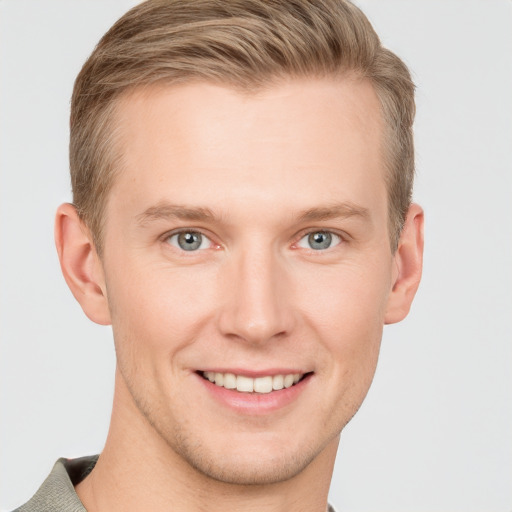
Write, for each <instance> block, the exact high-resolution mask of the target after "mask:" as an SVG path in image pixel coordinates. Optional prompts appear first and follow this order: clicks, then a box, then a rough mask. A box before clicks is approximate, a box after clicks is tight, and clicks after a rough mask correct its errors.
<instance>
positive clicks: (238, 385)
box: [197, 371, 312, 394]
mask: <svg viewBox="0 0 512 512" xmlns="http://www.w3.org/2000/svg"><path fill="white" fill-rule="evenodd" d="M197 373H198V374H199V375H200V376H201V377H203V379H205V380H208V381H210V382H211V383H212V384H215V385H216V386H218V387H221V388H224V389H229V390H233V391H238V392H240V393H260V394H265V393H272V392H273V391H280V390H282V389H288V388H291V387H293V386H295V385H296V384H298V383H299V382H300V381H302V380H303V379H305V378H306V377H307V376H308V375H310V374H311V373H312V372H309V373H284V374H277V375H264V376H261V377H255V378H252V377H248V376H246V375H237V374H234V373H219V372H210V371H204V372H203V371H199V372H197Z"/></svg>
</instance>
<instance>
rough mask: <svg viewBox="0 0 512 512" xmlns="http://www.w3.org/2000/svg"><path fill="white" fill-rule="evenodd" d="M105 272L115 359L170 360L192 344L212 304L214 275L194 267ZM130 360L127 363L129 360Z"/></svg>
mask: <svg viewBox="0 0 512 512" xmlns="http://www.w3.org/2000/svg"><path fill="white" fill-rule="evenodd" d="M126 275H127V274H126V269H125V271H124V272H119V273H116V272H113V273H111V274H109V280H108V281H107V289H108V298H109V306H110V310H111V317H112V328H113V331H114V339H115V342H116V351H117V352H118V358H119V359H122V360H124V362H125V364H131V365H133V366H135V365H137V366H139V367H140V368H142V367H143V365H142V364H140V363H141V362H142V361H144V360H145V361H147V360H153V363H151V365H152V366H156V365H159V364H168V363H167V362H168V361H171V362H172V361H173V359H172V357H171V356H173V354H174V353H176V352H179V351H180V350H181V349H182V348H183V347H185V346H187V345H189V344H191V343H193V341H194V340H195V339H197V337H198V336H199V334H200V332H201V331H202V329H203V328H204V325H205V323H206V322H207V321H208V319H209V318H210V316H211V314H212V312H211V310H212V305H213V304H215V303H216V302H215V298H214V297H213V290H212V288H213V287H211V286H210V287H206V286H203V284H204V283H207V282H211V279H212V276H208V275H205V272H201V271H199V270H198V269H195V270H193V271H191V270H190V269H169V268H157V267H156V266H155V265H151V266H150V267H148V268H147V269H144V268H140V267H139V268H138V269H137V270H136V271H135V270H134V271H133V272H131V273H129V274H128V275H130V276H131V278H130V279H126V277H125V276H126ZM130 361H131V363H130Z"/></svg>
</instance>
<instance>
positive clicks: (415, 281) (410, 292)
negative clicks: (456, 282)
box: [384, 204, 423, 324]
mask: <svg viewBox="0 0 512 512" xmlns="http://www.w3.org/2000/svg"><path fill="white" fill-rule="evenodd" d="M393 265H394V267H395V269H394V273H393V288H392V289H391V293H390V295H389V298H388V304H387V308H386V316H385V319H384V321H385V323H386V324H394V323H396V322H400V321H401V320H403V319H404V318H405V317H406V316H407V314H408V313H409V309H410V308H411V304H412V300H413V299H414V295H415V294H416V290H417V289H418V286H419V284H420V279H421V270H422V267H423V210H422V209H421V207H420V206H419V205H417V204H412V205H411V207H410V208H409V211H408V213H407V217H406V220H405V225H404V228H403V229H402V234H401V235H400V241H399V242H398V249H397V250H396V253H395V256H394V263H393Z"/></svg>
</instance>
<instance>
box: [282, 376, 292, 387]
mask: <svg viewBox="0 0 512 512" xmlns="http://www.w3.org/2000/svg"><path fill="white" fill-rule="evenodd" d="M293 378H294V375H293V374H292V375H285V376H284V387H285V388H290V387H292V386H293Z"/></svg>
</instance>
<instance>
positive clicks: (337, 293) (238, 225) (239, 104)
mask: <svg viewBox="0 0 512 512" xmlns="http://www.w3.org/2000/svg"><path fill="white" fill-rule="evenodd" d="M117 122H118V123H119V127H120V139H119V140H118V144H121V146H120V147H122V148H123V162H122V170H121V172H120V173H119V174H118V176H117V177H116V180H115V183H114V185H113V188H112V191H111V193H110V196H109V200H108V204H107V208H106V224H105V231H104V251H103V254H102V257H101V259H100V258H99V257H98V255H97V253H96V251H95V248H94V245H93V243H92V237H91V235H90V233H89V232H88V230H87V228H86V227H85V226H83V225H82V224H81V222H80V220H79V219H78V217H77V215H76V212H75V210H74V208H73V207H72V206H71V205H62V206H61V207H60V208H59V211H58V213H57V221H56V240H57V248H58V252H59V256H60V259H61V265H62V269H63V273H64V276H65V278H66V280H67V282H68V284H69V286H70V288H71V290H72V291H73V293H74V295H75V297H76V298H77V299H78V300H79V302H80V304H81V305H82V307H83V309H84V311H85V313H86V314H87V315H88V316H89V318H91V319H92V320H93V321H95V322H97V323H100V324H109V323H111V324H112V327H113V332H114V340H115V346H116V353H117V371H116V386H115V397H114V407H113V414H112V421H111V428H110V432H109V436H108V439H107V442H106V446H105V449H104V451H103V452H102V454H101V456H100V459H99V462H98V464H97V465H96V467H95V469H94V470H93V471H92V473H91V475H90V476H89V477H88V478H86V479H85V480H84V481H83V482H82V483H81V484H79V485H78V486H77V493H78V495H79V497H80V498H81V499H82V501H83V503H84V504H85V506H86V508H87V509H88V510H89V511H96V510H109V511H115V510H124V511H126V510H144V509H146V510H149V509H151V510H155V511H159V510H164V509H168V507H169V504H172V505H173V507H174V508H176V509H179V510H184V511H189V510H190V511H193V510H203V509H204V510H206V508H207V509H208V510H226V507H230V508H233V509H236V510H260V511H261V510H263V511H265V510H269V511H270V510H273V511H278V510H283V511H284V510H287V511H288V510H290V509H291V508H292V507H293V509H295V510H308V511H315V510H318V511H320V510H322V511H323V510H325V508H326V502H327V493H328V488H329V483H330V478H331V475H332V468H333V464H334V459H335V455H336V450H337V446H338V441H339V434H340V432H341V430H342V429H343V427H344V426H345V425H346V423H347V422H348V421H349V420H350V419H351V417H352V416H353V415H354V414H355V412H356V411H357V409H358V408H359V406H360V404H361V402H362V401H363V399H364V397H365V395H366V393H367V391H368V388H369V386H370V383H371V381H372V378H373V375H374V371H375V367H376V363H377V358H378V352H379V346H380V341H381V337H382V329H383V326H384V324H386V323H392V322H397V321H399V320H401V319H402V318H404V317H405V316H406V314H407V312H408V310H409V307H410V304H411V302H412V299H413V297H414V294H415V292H416V289H417V286H418V283H419V280H420V275H421V259H422V249H423V235H422V227H423V214H422V211H421V208H420V207H419V206H417V205H412V206H411V208H410V211H409V215H408V217H407V221H406V225H405V228H404V231H403V233H402V236H401V239H400V243H399V248H398V250H397V251H396V252H395V253H394V254H393V253H392V252H391V249H390V241H389V240H390V235H389V232H388V218H387V211H388V210H387V192H386V187H385V181H384V163H383V159H382V140H383V121H382V119H381V117H380V109H379V102H378V99H377V97H376V94H375V92H374V90H373V88H372V86H371V85H370V84H369V83H368V82H365V81H361V80H355V79H348V78H345V79H340V78H337V79H321V80H320V79H309V80H306V79H304V80H289V81H286V82H282V83H279V84H274V85H272V86H269V87H268V88H267V89H265V90H263V91H260V92H258V93H257V94H242V93H240V92H237V91H234V90H233V89H230V88H228V87H222V86H218V85H212V84H208V83H194V84H188V85H181V86H175V87H159V88H156V87H155V88H153V89H150V90H147V89H146V90H144V92H142V91H135V92H132V93H131V94H130V96H129V97H125V98H124V99H123V101H122V102H121V104H120V108H119V109H118V119H117ZM176 206H178V207H179V208H178V209H176ZM205 212H207V213H208V214H209V215H207V216H205V215H204V213H205ZM176 230H185V231H186V230H188V231H189V232H190V231H193V232H199V233H202V234H203V236H204V237H205V238H203V245H202V248H201V249H198V250H197V251H184V250H182V249H180V247H179V244H177V236H173V235H175V233H176ZM315 232H323V233H326V232H328V233H332V245H331V246H330V247H328V248H326V249H322V250H315V249H313V248H311V247H310V245H309V239H308V235H309V234H310V233H315ZM283 368H284V369H296V370H298V371H300V372H301V373H306V372H307V373H309V377H308V379H307V380H305V381H304V382H303V383H302V387H301V388H300V391H299V392H297V393H295V395H294V396H293V399H292V400H291V401H289V402H287V403H286V404H285V405H283V406H280V407H277V408H276V409H274V410H272V411H267V412H265V411H263V412H261V411H259V412H258V410H257V408H256V409H255V410H256V412H254V411H253V412H250V411H249V412H248V411H247V410H245V409H244V410H241V409H239V408H238V409H237V408H236V407H234V408H233V407H230V406H228V405H226V404H225V403H222V402H219V400H216V399H215V397H214V396H213V395H212V393H210V392H209V391H208V389H207V388H206V387H205V381H204V380H203V379H202V377H200V376H199V375H198V373H197V372H198V370H208V369H222V371H227V370H229V369H237V370H238V373H249V372H263V373H265V372H269V371H270V370H271V369H283ZM292 389H293V388H292ZM191 489H194V492H192V493H191Z"/></svg>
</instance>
